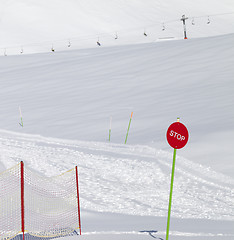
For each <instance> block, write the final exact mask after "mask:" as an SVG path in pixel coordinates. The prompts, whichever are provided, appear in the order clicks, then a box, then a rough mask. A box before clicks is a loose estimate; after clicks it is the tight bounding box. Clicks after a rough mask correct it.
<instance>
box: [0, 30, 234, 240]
mask: <svg viewBox="0 0 234 240" xmlns="http://www.w3.org/2000/svg"><path fill="white" fill-rule="evenodd" d="M233 40H234V35H233V34H230V35H225V36H219V37H211V38H203V39H193V40H188V41H185V40H181V41H170V42H162V43H151V44H139V45H133V46H122V47H109V48H102V49H101V48H99V49H84V50H77V51H73V52H71V51H69V52H55V53H45V54H35V55H21V56H9V57H1V58H0V66H1V68H0V75H1V89H0V109H1V128H2V130H1V131H0V133H1V134H0V135H1V138H0V145H1V155H0V157H1V158H0V159H1V161H0V162H1V165H0V168H1V170H3V169H5V168H8V167H10V166H13V165H14V164H16V163H18V162H19V161H21V160H24V161H25V163H26V164H27V165H28V166H29V167H31V168H33V169H35V170H37V171H38V172H39V173H41V174H45V175H48V176H51V175H56V174H58V173H61V172H63V171H65V170H67V169H70V168H72V167H74V165H78V166H79V172H80V181H81V184H80V185H81V186H80V187H81V202H82V203H81V204H82V214H83V217H82V219H83V230H84V233H85V234H86V235H84V239H106V240H107V239H123V238H124V239H129V240H130V239H132V237H134V239H146V238H152V236H154V237H155V238H158V239H159V238H160V237H161V238H163V237H164V236H165V228H166V214H167V204H168V202H167V199H168V194H169V185H170V169H171V161H172V149H171V148H170V147H169V145H168V144H167V143H166V139H165V132H166V130H167V127H168V126H169V125H170V124H171V123H172V122H173V121H175V120H176V117H177V116H180V117H181V121H182V122H183V123H185V124H186V125H187V127H188V129H189V131H190V140H189V143H188V145H187V146H186V148H185V149H183V150H180V151H178V158H177V166H176V176H175V186H174V198H173V199H174V200H173V213H172V216H173V220H172V224H171V225H172V227H171V230H172V236H173V239H193V238H196V237H198V238H199V239H201V238H203V239H212V240H216V239H217V240H219V239H222V240H224V239H225V240H231V239H233V237H234V232H233V230H232V229H233V228H232V227H231V226H232V224H233V217H234V216H233V215H234V213H233V181H234V180H233V158H232V146H233V138H232V135H233V133H234V129H233V123H232V119H233V117H234V111H233V106H232V105H233V104H232V103H233V100H234V97H233V90H234V83H233V52H234V51H233ZM19 105H20V106H21V110H22V114H23V122H24V127H23V128H22V127H21V126H20V125H19V124H18V123H19V122H20V116H19V112H18V107H19ZM131 111H133V113H134V114H133V120H132V125H131V128H130V133H129V138H128V144H127V145H124V144H123V143H124V139H125V134H126V129H127V125H128V121H129V117H130V114H131ZM110 116H112V136H111V143H109V142H108V141H107V138H108V130H109V117H110ZM3 129H5V130H3ZM12 131H14V132H12ZM16 132H18V133H16ZM35 134H36V135H35ZM42 136H44V137H42ZM45 136H46V137H45ZM56 138H57V139H56ZM58 138H59V139H58ZM65 139H70V140H65ZM78 140H79V141H78ZM214 170H215V171H214ZM228 175H229V176H228ZM126 214H127V215H126ZM153 223H155V224H153ZM152 229H153V230H152ZM157 231H158V232H157ZM156 232H157V234H156ZM92 233H95V234H92ZM98 236H99V237H98Z"/></svg>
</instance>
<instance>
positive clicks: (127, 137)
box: [125, 112, 133, 144]
mask: <svg viewBox="0 0 234 240" xmlns="http://www.w3.org/2000/svg"><path fill="white" fill-rule="evenodd" d="M132 114H133V112H132V113H131V117H130V120H129V124H128V131H127V134H126V138H125V144H126V143H127V139H128V132H129V129H130V125H131V121H132Z"/></svg>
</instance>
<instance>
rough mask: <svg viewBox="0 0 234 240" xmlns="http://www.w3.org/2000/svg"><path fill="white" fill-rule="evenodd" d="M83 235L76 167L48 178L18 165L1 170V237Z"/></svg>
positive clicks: (2, 238) (21, 164)
mask: <svg viewBox="0 0 234 240" xmlns="http://www.w3.org/2000/svg"><path fill="white" fill-rule="evenodd" d="M72 234H81V221H80V201H79V186H78V169H77V167H75V168H73V169H71V170H69V171H67V172H65V173H63V174H61V175H59V176H56V177H45V176H41V175H39V174H37V173H36V172H34V171H33V170H30V169H28V168H26V167H24V163H23V162H20V163H19V164H17V165H16V166H14V167H12V168H10V169H8V170H6V171H4V172H2V173H0V240H6V239H12V238H16V239H17V238H19V237H20V238H21V239H23V240H25V239H30V236H31V238H40V239H42V238H46V239H49V238H56V237H61V236H67V235H72Z"/></svg>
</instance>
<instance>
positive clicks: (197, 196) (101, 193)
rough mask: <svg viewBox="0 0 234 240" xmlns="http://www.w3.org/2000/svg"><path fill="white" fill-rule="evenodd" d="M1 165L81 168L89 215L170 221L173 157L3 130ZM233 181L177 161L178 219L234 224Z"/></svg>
mask: <svg viewBox="0 0 234 240" xmlns="http://www.w3.org/2000/svg"><path fill="white" fill-rule="evenodd" d="M0 132H1V138H0V147H1V159H0V160H1V162H2V163H3V164H4V166H5V168H9V167H11V166H13V165H15V164H17V163H18V162H19V161H21V160H23V161H24V162H25V165H27V166H28V167H30V168H32V169H34V170H36V171H38V172H39V173H40V174H42V175H46V176H53V175H57V174H60V173H62V172H65V171H66V170H69V169H71V168H73V167H74V166H75V165H78V168H79V174H80V191H81V206H82V209H83V210H90V211H97V212H110V213H122V214H130V215H142V216H158V217H165V216H166V214H167V204H168V193H169V186H170V171H171V163H172V153H169V152H166V151H162V150H160V149H154V148H152V147H148V146H144V145H122V144H110V143H101V142H82V141H71V140H59V139H53V138H45V137H40V136H34V135H26V134H19V133H14V132H7V131H4V130H1V131H0ZM233 186H234V181H233V179H232V178H231V177H227V176H225V175H222V174H218V173H216V172H213V171H211V170H210V169H209V168H205V167H203V166H201V165H198V164H196V163H192V162H191V161H189V160H187V159H185V158H182V157H180V156H178V157H177V164H176V175H175V183H174V196H173V209H172V215H173V217H177V218H200V219H213V220H233V219H234V210H233V194H234V192H233Z"/></svg>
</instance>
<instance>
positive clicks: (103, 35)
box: [0, 12, 234, 50]
mask: <svg viewBox="0 0 234 240" xmlns="http://www.w3.org/2000/svg"><path fill="white" fill-rule="evenodd" d="M230 14H234V12H226V13H217V14H209V15H208V14H207V15H201V16H192V17H188V19H192V20H194V19H197V18H207V17H213V16H223V15H230ZM179 21H180V19H172V20H168V21H163V23H164V26H165V25H167V24H169V23H173V22H179ZM160 25H161V26H162V22H158V23H154V24H149V25H147V26H143V27H135V28H128V29H122V30H118V31H116V32H118V33H119V34H121V33H128V32H129V31H138V30H139V29H140V28H141V29H142V28H150V27H156V26H160ZM167 28H168V26H167ZM98 35H99V36H102V37H105V36H112V37H113V31H112V32H102V33H99V34H98ZM95 38H96V37H95V35H81V36H77V37H73V38H69V40H70V41H86V40H92V39H95ZM64 41H67V38H66V40H65V39H59V40H54V41H51V40H48V41H43V42H34V43H27V44H23V46H24V48H26V47H33V46H45V45H48V44H51V42H53V43H55V44H58V43H62V42H64ZM21 46H22V45H21ZM13 48H19V45H13V46H5V47H2V48H0V49H1V50H4V49H13Z"/></svg>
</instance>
